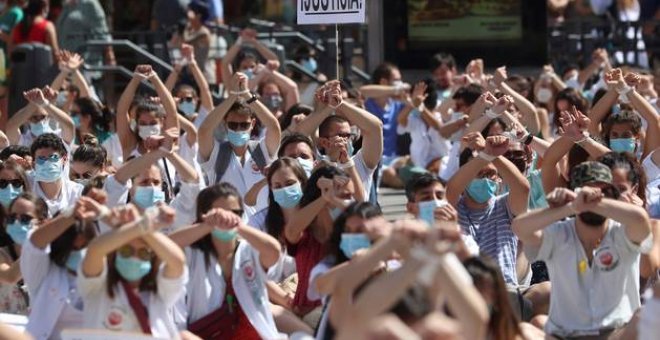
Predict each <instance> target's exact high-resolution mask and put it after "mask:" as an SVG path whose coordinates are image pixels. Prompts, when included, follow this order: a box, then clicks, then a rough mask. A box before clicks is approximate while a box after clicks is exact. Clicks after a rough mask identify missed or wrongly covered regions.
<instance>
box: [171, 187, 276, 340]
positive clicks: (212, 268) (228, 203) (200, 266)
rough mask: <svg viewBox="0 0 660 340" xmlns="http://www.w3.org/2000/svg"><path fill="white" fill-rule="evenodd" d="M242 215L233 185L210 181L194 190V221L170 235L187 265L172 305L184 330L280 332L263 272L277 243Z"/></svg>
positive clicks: (222, 335)
mask: <svg viewBox="0 0 660 340" xmlns="http://www.w3.org/2000/svg"><path fill="white" fill-rule="evenodd" d="M242 215H243V203H242V201H241V196H240V195H239V194H238V191H236V188H234V187H233V186H232V185H231V184H229V183H220V184H216V185H214V186H211V187H208V188H206V189H204V190H202V192H200V193H199V196H198V197H197V220H196V223H195V224H194V225H192V226H190V227H188V228H185V229H182V230H179V231H178V232H176V233H174V234H172V235H171V238H172V239H173V240H174V242H176V243H177V244H178V245H179V246H181V247H184V249H185V251H186V259H187V262H188V265H189V267H190V281H189V283H188V286H187V293H188V296H187V297H186V299H185V300H181V301H180V303H179V304H178V305H177V310H178V312H180V314H181V315H182V316H183V319H185V323H186V325H187V328H188V330H189V331H191V332H193V333H194V334H196V335H198V336H200V337H201V338H203V339H262V338H263V339H275V338H278V337H280V336H279V335H278V331H277V328H276V327H275V321H274V320H273V315H272V313H271V310H270V308H269V307H270V305H269V303H268V293H267V291H266V281H267V277H266V272H265V270H267V269H268V268H269V267H271V266H273V265H274V264H276V263H277V260H278V259H279V257H280V245H279V243H278V242H277V240H276V239H275V238H273V237H272V236H270V235H268V234H266V233H264V232H261V231H259V230H258V229H256V228H253V227H250V226H248V225H246V224H244V223H243V222H242V221H241V216H242ZM237 236H240V239H239V238H238V237H237Z"/></svg>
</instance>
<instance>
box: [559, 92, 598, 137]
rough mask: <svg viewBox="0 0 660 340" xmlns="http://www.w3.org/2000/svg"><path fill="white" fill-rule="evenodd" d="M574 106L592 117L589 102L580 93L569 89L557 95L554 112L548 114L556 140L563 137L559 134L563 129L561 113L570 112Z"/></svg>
mask: <svg viewBox="0 0 660 340" xmlns="http://www.w3.org/2000/svg"><path fill="white" fill-rule="evenodd" d="M574 106H575V108H576V109H577V110H578V111H580V112H583V113H584V114H585V115H587V116H591V113H590V111H591V110H590V108H589V101H587V99H586V98H584V96H582V94H581V93H580V92H578V91H577V90H575V89H573V88H571V87H568V88H565V89H563V90H561V91H559V93H557V95H556V96H555V101H554V103H553V105H552V107H553V111H552V112H551V113H549V114H548V115H549V116H550V117H548V120H549V121H550V122H551V123H552V124H551V125H552V129H551V130H550V131H551V132H552V137H553V138H555V139H556V138H558V137H559V136H561V134H560V133H559V130H560V128H561V127H562V125H561V122H560V121H559V117H560V113H561V112H563V111H570V110H571V109H572V108H573V107H574ZM596 135H597V134H596Z"/></svg>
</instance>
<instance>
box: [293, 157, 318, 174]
mask: <svg viewBox="0 0 660 340" xmlns="http://www.w3.org/2000/svg"><path fill="white" fill-rule="evenodd" d="M296 159H297V160H298V163H300V166H301V167H302V168H303V170H305V173H306V174H307V178H309V176H311V175H312V170H314V161H313V160H311V159H304V158H301V157H298V158H296Z"/></svg>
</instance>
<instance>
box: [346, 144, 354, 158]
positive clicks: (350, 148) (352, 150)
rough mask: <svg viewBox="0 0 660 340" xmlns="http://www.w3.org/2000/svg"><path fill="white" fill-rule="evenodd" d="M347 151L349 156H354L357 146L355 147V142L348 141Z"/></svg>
mask: <svg viewBox="0 0 660 340" xmlns="http://www.w3.org/2000/svg"><path fill="white" fill-rule="evenodd" d="M346 151H347V152H348V157H352V156H353V153H354V152H355V148H354V147H353V142H352V141H350V140H349V141H348V145H347V146H346Z"/></svg>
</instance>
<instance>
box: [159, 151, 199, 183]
mask: <svg viewBox="0 0 660 340" xmlns="http://www.w3.org/2000/svg"><path fill="white" fill-rule="evenodd" d="M167 159H168V160H169V161H170V162H172V165H174V168H175V169H176V173H177V175H179V177H180V178H181V180H182V181H183V182H186V183H198V182H199V175H198V174H197V171H195V168H193V167H192V165H190V164H188V162H186V161H184V160H183V158H181V156H179V155H178V154H177V153H176V152H172V153H170V154H169V155H167Z"/></svg>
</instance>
